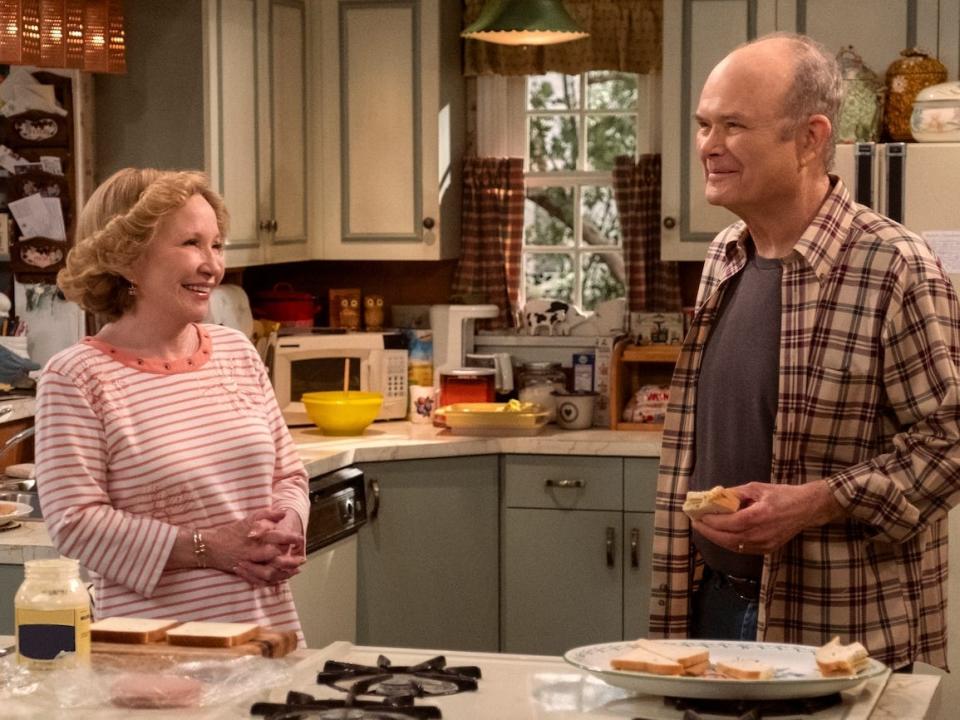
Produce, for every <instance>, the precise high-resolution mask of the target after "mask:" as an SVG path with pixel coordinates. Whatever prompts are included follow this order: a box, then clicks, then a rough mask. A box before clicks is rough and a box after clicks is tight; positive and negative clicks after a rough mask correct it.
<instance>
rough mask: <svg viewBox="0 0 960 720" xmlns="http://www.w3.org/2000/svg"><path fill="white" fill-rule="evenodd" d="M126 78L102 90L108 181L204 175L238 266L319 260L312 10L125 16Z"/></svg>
mask: <svg viewBox="0 0 960 720" xmlns="http://www.w3.org/2000/svg"><path fill="white" fill-rule="evenodd" d="M125 12H126V34H127V38H128V40H127V47H128V68H129V70H128V73H127V74H126V75H117V76H107V75H98V76H97V77H96V81H95V83H96V85H95V104H96V110H97V124H96V138H97V141H96V167H97V175H98V178H97V179H98V181H99V180H103V179H105V178H106V177H107V176H108V175H109V174H110V173H112V172H113V171H115V170H117V169H119V168H121V167H126V166H138V167H159V168H170V169H183V168H199V169H205V170H206V172H207V173H209V175H210V178H211V181H212V183H213V186H214V187H215V188H216V189H217V190H218V191H219V192H221V193H222V194H223V196H224V199H225V201H226V204H227V209H228V210H229V211H230V220H231V222H230V233H229V236H228V238H227V244H226V251H225V252H226V261H227V265H228V267H242V266H246V265H257V264H262V263H275V262H287V261H292V260H302V259H307V258H309V257H310V256H311V248H310V243H309V231H308V221H309V218H308V212H307V197H308V188H309V179H308V174H309V173H308V161H309V155H308V151H309V138H308V133H309V124H308V118H307V112H308V83H307V80H308V49H309V48H308V44H307V34H306V33H307V28H308V23H307V17H306V16H307V12H306V6H305V4H304V2H303V0H183V1H182V2H177V3H155V2H148V1H145V0H136V1H134V2H129V3H127V5H126V6H125Z"/></svg>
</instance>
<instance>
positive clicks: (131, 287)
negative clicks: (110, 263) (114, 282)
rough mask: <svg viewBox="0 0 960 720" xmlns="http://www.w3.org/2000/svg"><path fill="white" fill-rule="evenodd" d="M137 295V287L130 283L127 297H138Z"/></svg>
mask: <svg viewBox="0 0 960 720" xmlns="http://www.w3.org/2000/svg"><path fill="white" fill-rule="evenodd" d="M136 294H137V286H136V285H134V284H133V283H130V285H129V286H128V287H127V295H136Z"/></svg>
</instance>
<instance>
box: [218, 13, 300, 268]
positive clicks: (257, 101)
mask: <svg viewBox="0 0 960 720" xmlns="http://www.w3.org/2000/svg"><path fill="white" fill-rule="evenodd" d="M206 13H207V15H206V18H207V23H206V28H205V37H204V40H205V52H206V59H207V66H208V73H207V77H208V85H209V89H208V94H207V104H206V106H207V126H208V128H207V129H208V138H209V139H208V142H207V152H208V161H207V166H208V167H209V168H210V173H211V176H212V178H213V182H214V185H215V186H216V187H217V188H219V189H220V191H221V192H222V193H223V196H224V200H225V201H226V204H227V209H228V210H229V211H230V234H229V237H228V239H227V246H226V259H227V265H228V266H229V267H242V266H245V265H257V264H261V263H273V262H287V261H291V260H302V259H305V258H307V257H308V256H309V243H308V232H307V205H306V188H307V184H308V178H307V162H308V156H307V127H308V125H307V95H306V93H307V82H306V67H307V66H306V62H307V44H306V12H305V8H304V4H303V1H302V0H209V2H208V3H207V5H206Z"/></svg>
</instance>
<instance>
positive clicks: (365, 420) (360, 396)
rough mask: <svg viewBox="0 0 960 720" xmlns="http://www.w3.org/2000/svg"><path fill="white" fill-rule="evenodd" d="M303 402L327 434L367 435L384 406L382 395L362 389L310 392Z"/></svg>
mask: <svg viewBox="0 0 960 720" xmlns="http://www.w3.org/2000/svg"><path fill="white" fill-rule="evenodd" d="M301 399H302V401H303V406H304V407H305V408H306V409H307V415H309V416H310V419H311V420H313V422H314V423H315V424H316V426H317V427H318V428H320V429H321V430H323V434H324V435H363V431H364V430H365V429H366V427H367V425H369V424H370V423H372V422H373V420H374V418H376V417H377V413H378V412H380V406H381V405H383V395H382V394H381V393H377V392H360V391H358V390H350V391H348V392H343V391H342V390H331V391H329V392H309V393H304V394H303V397H302V398H301Z"/></svg>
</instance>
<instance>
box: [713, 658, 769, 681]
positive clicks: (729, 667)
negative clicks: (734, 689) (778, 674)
mask: <svg viewBox="0 0 960 720" xmlns="http://www.w3.org/2000/svg"><path fill="white" fill-rule="evenodd" d="M714 670H716V671H717V672H718V673H720V674H721V675H723V676H724V677H728V678H734V679H736V680H769V679H770V678H772V677H773V668H772V667H770V666H769V665H767V664H766V663H764V662H760V661H759V660H750V659H747V658H735V659H733V660H721V661H718V662H716V663H714Z"/></svg>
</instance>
